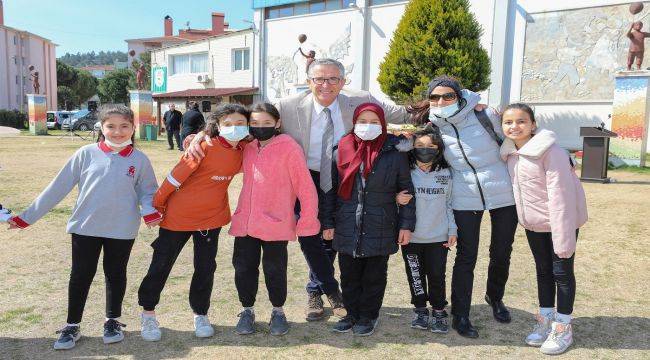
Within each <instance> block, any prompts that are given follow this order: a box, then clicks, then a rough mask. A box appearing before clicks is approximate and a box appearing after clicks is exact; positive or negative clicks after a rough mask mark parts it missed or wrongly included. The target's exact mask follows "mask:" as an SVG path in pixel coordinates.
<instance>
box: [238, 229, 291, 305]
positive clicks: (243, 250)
mask: <svg viewBox="0 0 650 360" xmlns="http://www.w3.org/2000/svg"><path fill="white" fill-rule="evenodd" d="M287 244H288V241H264V240H260V239H258V238H254V237H252V236H244V237H236V238H235V246H234V249H233V253H232V264H233V266H234V267H235V286H236V287H237V293H238V294H239V301H240V302H241V304H242V306H243V307H251V306H253V305H255V298H256V297H257V284H258V283H259V277H260V270H259V267H260V257H261V260H262V269H263V270H264V282H265V283H266V290H267V291H268V292H269V300H270V301H271V304H272V305H273V306H275V307H281V306H283V305H284V302H285V301H286V300H287V257H288V256H287ZM262 251H263V255H262Z"/></svg>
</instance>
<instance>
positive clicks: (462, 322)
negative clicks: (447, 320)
mask: <svg viewBox="0 0 650 360" xmlns="http://www.w3.org/2000/svg"><path fill="white" fill-rule="evenodd" d="M451 327H452V329H454V330H456V332H458V335H460V336H463V337H466V338H470V339H476V338H478V330H476V328H475V327H474V326H473V325H472V323H471V322H470V321H469V318H468V317H465V316H454V319H453V321H452V322H451Z"/></svg>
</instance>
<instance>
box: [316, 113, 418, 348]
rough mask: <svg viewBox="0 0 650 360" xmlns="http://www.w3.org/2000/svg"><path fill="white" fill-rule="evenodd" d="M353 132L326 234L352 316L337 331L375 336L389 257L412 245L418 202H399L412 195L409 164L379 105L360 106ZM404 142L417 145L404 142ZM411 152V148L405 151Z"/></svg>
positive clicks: (340, 159)
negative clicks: (335, 253)
mask: <svg viewBox="0 0 650 360" xmlns="http://www.w3.org/2000/svg"><path fill="white" fill-rule="evenodd" d="M353 124H354V128H353V129H354V130H353V132H352V133H350V134H348V135H346V136H344V137H343V138H341V140H340V142H339V145H338V150H337V154H336V156H335V157H334V158H335V159H336V160H335V161H336V164H335V166H333V170H332V177H333V185H334V188H333V190H332V191H330V192H329V193H328V194H327V201H326V203H325V204H324V205H325V206H323V208H324V209H323V212H324V214H325V216H324V217H325V218H327V219H328V220H326V221H325V224H330V226H331V225H334V226H333V228H327V227H325V228H326V230H324V232H323V238H324V239H332V238H333V244H332V247H333V248H334V250H336V251H338V252H339V267H340V271H341V288H342V292H343V304H344V305H345V308H346V310H347V313H348V315H347V316H345V317H344V318H343V319H341V320H340V321H339V322H338V323H337V324H336V325H335V326H334V329H333V331H334V332H340V333H343V332H349V331H350V330H351V331H352V332H353V333H354V335H358V336H369V335H372V333H373V332H374V330H375V328H376V326H377V320H378V317H379V309H380V308H381V305H382V302H383V299H384V292H385V290H386V281H387V270H388V257H389V256H390V255H391V254H394V253H396V252H397V250H398V244H399V245H406V244H408V242H409V240H410V238H411V232H412V231H413V230H414V229H415V201H414V200H411V201H409V202H408V203H407V204H406V205H398V204H397V203H396V202H395V198H396V196H397V194H398V193H400V192H402V191H404V190H406V191H407V192H408V193H410V194H413V192H414V189H413V183H412V182H411V175H410V168H409V161H408V157H407V153H406V152H400V150H399V149H400V145H401V144H403V143H400V140H399V138H398V137H396V136H393V135H391V134H388V133H387V131H386V121H385V119H384V111H383V110H382V108H381V107H380V106H378V105H376V104H374V103H364V104H361V105H359V106H358V107H357V108H356V110H355V111H354V116H353ZM405 143H412V142H411V141H405ZM406 150H407V149H406Z"/></svg>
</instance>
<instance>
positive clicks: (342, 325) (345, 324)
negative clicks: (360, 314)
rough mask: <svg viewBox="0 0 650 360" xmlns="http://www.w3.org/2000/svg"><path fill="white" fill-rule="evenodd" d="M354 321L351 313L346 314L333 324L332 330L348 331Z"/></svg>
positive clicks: (337, 331) (338, 331)
mask: <svg viewBox="0 0 650 360" xmlns="http://www.w3.org/2000/svg"><path fill="white" fill-rule="evenodd" d="M355 322H356V321H355V319H354V317H352V315H346V316H344V317H343V318H342V319H341V320H339V321H338V322H337V323H336V324H335V325H334V327H333V328H332V331H333V332H336V333H346V332H350V330H352V327H353V326H354V323H355Z"/></svg>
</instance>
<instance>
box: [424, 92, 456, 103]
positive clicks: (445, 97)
mask: <svg viewBox="0 0 650 360" xmlns="http://www.w3.org/2000/svg"><path fill="white" fill-rule="evenodd" d="M456 98H457V96H456V93H453V92H449V93H446V94H442V95H438V94H431V95H429V100H431V101H433V102H438V101H440V99H442V100H444V101H452V100H456Z"/></svg>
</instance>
